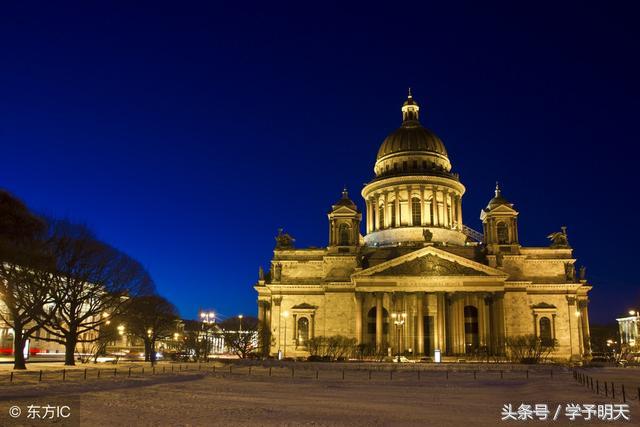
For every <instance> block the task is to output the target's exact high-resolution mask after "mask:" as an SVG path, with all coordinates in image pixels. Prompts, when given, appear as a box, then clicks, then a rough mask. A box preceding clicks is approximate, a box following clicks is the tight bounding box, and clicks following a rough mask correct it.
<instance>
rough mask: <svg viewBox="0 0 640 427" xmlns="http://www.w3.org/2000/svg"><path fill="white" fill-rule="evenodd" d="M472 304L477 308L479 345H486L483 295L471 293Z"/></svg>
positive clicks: (485, 316) (485, 318) (486, 321)
mask: <svg viewBox="0 0 640 427" xmlns="http://www.w3.org/2000/svg"><path fill="white" fill-rule="evenodd" d="M473 300H474V305H475V306H476V307H477V309H478V342H479V345H480V347H486V346H487V331H486V327H487V323H488V319H487V313H486V311H485V303H484V297H483V295H482V294H480V293H476V294H474V295H473Z"/></svg>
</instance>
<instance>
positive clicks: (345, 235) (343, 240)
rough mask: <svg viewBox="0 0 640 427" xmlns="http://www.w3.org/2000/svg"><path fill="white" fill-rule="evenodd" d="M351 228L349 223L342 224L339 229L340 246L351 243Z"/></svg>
mask: <svg viewBox="0 0 640 427" xmlns="http://www.w3.org/2000/svg"><path fill="white" fill-rule="evenodd" d="M349 231H350V229H349V226H348V225H347V224H340V228H339V229H338V236H339V245H340V246H349V245H350V244H351V238H350V237H349V234H350V232H349Z"/></svg>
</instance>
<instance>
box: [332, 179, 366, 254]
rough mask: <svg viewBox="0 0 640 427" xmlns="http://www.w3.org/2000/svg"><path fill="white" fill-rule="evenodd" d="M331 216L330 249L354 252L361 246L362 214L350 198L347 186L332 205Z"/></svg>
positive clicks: (339, 251)
mask: <svg viewBox="0 0 640 427" xmlns="http://www.w3.org/2000/svg"><path fill="white" fill-rule="evenodd" d="M328 217H329V251H330V252H338V253H353V252H355V249H356V247H358V246H360V221H361V220H362V214H361V213H360V210H359V209H358V207H357V206H356V204H355V203H353V200H351V199H350V198H349V193H348V192H347V189H346V188H345V189H344V190H342V197H341V198H340V200H338V201H337V202H336V203H335V204H334V205H333V206H332V207H331V211H330V212H329V214H328Z"/></svg>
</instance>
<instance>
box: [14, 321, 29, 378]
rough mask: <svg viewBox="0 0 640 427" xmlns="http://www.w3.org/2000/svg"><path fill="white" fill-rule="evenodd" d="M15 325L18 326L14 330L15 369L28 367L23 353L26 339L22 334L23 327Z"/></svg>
mask: <svg viewBox="0 0 640 427" xmlns="http://www.w3.org/2000/svg"><path fill="white" fill-rule="evenodd" d="M14 326H16V328H15V329H14V331H13V369H27V364H26V363H25V360H24V353H23V351H24V345H25V343H26V340H25V337H24V335H23V334H22V328H18V327H17V326H18V325H14Z"/></svg>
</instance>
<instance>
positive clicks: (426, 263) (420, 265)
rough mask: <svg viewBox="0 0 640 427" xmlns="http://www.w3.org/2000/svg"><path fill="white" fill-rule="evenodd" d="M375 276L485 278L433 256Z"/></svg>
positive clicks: (388, 269) (424, 257)
mask: <svg viewBox="0 0 640 427" xmlns="http://www.w3.org/2000/svg"><path fill="white" fill-rule="evenodd" d="M375 275H383V276H486V273H484V272H482V271H478V270H475V269H473V268H470V267H466V266H464V265H462V264H460V263H458V262H456V261H449V260H447V259H444V258H440V257H438V256H435V255H431V254H429V255H426V256H423V257H420V258H416V259H413V260H411V261H407V262H405V263H402V264H399V265H396V266H393V267H389V268H387V269H385V270H382V271H380V272H378V273H375Z"/></svg>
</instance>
